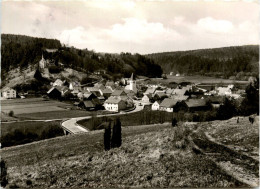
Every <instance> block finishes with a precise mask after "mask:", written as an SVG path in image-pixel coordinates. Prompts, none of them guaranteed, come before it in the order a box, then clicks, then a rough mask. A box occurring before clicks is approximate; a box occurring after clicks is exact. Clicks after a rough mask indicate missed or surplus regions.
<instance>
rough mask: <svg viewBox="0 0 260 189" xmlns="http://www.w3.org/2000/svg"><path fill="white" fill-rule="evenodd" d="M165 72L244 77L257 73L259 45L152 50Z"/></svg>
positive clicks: (154, 57) (155, 60)
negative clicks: (156, 51)
mask: <svg viewBox="0 0 260 189" xmlns="http://www.w3.org/2000/svg"><path fill="white" fill-rule="evenodd" d="M147 57H149V58H152V59H153V60H154V62H155V63H156V64H159V65H160V66H161V67H162V69H163V71H164V72H165V73H170V72H173V73H175V74H177V73H180V74H201V75H204V74H205V75H208V76H224V77H225V78H228V77H230V76H237V77H238V79H239V77H243V76H244V75H247V74H254V75H257V73H258V68H259V65H258V61H259V46H258V45H246V46H234V47H223V48H213V49H200V50H190V51H177V52H163V53H154V54H149V55H147Z"/></svg>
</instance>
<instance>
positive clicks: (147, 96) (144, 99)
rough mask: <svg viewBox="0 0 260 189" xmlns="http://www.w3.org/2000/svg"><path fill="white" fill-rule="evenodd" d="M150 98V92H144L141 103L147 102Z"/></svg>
mask: <svg viewBox="0 0 260 189" xmlns="http://www.w3.org/2000/svg"><path fill="white" fill-rule="evenodd" d="M151 99H152V95H151V94H145V95H144V96H143V98H142V103H144V104H149V103H150V100H151Z"/></svg>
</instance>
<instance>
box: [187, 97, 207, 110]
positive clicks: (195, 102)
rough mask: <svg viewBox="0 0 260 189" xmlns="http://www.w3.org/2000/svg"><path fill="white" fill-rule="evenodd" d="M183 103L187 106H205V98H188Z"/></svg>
mask: <svg viewBox="0 0 260 189" xmlns="http://www.w3.org/2000/svg"><path fill="white" fill-rule="evenodd" d="M185 103H186V104H187V106H188V107H189V108H192V107H202V106H207V104H206V100H205V99H189V100H188V101H185Z"/></svg>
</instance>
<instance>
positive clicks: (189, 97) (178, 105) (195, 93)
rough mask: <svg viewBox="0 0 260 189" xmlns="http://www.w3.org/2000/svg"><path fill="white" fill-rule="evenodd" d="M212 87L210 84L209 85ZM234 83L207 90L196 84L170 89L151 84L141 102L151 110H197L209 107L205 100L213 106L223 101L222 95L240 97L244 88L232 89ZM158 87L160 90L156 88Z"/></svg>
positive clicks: (217, 105)
mask: <svg viewBox="0 0 260 189" xmlns="http://www.w3.org/2000/svg"><path fill="white" fill-rule="evenodd" d="M211 87H212V86H211ZM233 87H234V85H228V86H227V87H215V89H212V90H207V89H205V88H203V86H199V85H198V84H194V85H187V86H185V87H177V88H175V89H170V88H167V87H164V86H160V87H158V86H152V87H148V89H147V90H146V91H145V92H144V96H143V98H142V100H141V101H142V103H143V104H146V105H150V106H151V110H161V111H167V112H173V111H179V110H183V111H199V110H206V109H208V108H209V104H208V103H207V102H209V101H210V102H211V105H212V106H213V107H215V108H217V107H219V106H220V105H221V104H223V102H224V97H232V98H235V99H237V98H240V97H241V95H242V94H244V93H245V90H236V91H234V90H233ZM158 88H159V89H160V90H158Z"/></svg>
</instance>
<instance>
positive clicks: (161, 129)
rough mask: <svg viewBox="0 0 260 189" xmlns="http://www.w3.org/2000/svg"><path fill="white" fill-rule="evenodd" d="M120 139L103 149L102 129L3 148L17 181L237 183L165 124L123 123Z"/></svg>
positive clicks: (18, 183)
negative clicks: (109, 148) (197, 152)
mask: <svg viewBox="0 0 260 189" xmlns="http://www.w3.org/2000/svg"><path fill="white" fill-rule="evenodd" d="M122 133H123V145H122V146H121V147H120V148H117V149H112V150H110V151H104V150H103V131H94V132H93V133H87V134H82V135H77V136H76V135H73V136H67V137H60V138H56V139H52V140H48V141H45V142H39V143H36V144H30V145H26V146H21V147H17V148H10V149H6V150H2V154H3V158H4V159H6V161H7V166H8V178H9V182H10V183H11V185H13V186H15V185H16V186H19V187H50V186H52V187H55V188H60V187H127V186H135V187H230V186H240V185H241V183H239V182H237V181H236V180H234V179H232V178H231V177H230V176H228V175H226V174H224V173H223V172H222V171H221V170H219V169H218V168H217V167H216V165H215V164H214V163H212V162H211V161H208V159H207V158H205V157H204V156H202V155H200V154H196V153H194V152H193V151H192V150H191V148H190V142H189V137H188V136H189V133H190V130H186V129H183V128H180V127H177V128H172V127H170V126H167V125H157V126H142V127H128V128H123V131H122Z"/></svg>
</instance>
